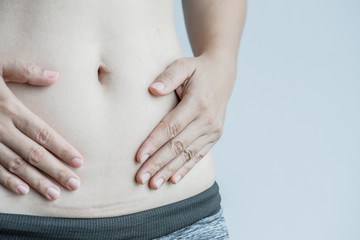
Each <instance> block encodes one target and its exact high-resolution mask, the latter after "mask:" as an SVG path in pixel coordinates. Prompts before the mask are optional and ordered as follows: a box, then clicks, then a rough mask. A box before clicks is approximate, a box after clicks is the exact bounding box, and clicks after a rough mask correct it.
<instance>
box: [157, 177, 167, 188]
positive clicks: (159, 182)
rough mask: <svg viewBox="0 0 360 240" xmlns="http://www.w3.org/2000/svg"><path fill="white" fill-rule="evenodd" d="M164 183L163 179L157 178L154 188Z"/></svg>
mask: <svg viewBox="0 0 360 240" xmlns="http://www.w3.org/2000/svg"><path fill="white" fill-rule="evenodd" d="M164 181H165V180H164V179H163V178H159V179H158V180H156V182H155V185H156V187H157V188H160V187H161V185H162V184H163V183H164Z"/></svg>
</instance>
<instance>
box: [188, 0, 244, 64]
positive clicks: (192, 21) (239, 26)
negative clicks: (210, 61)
mask: <svg viewBox="0 0 360 240" xmlns="http://www.w3.org/2000/svg"><path fill="white" fill-rule="evenodd" d="M182 4H183V8H184V17H185V23H186V28H187V31H188V35H189V39H190V43H191V47H192V49H193V52H194V55H195V56H200V55H209V56H211V57H215V58H218V59H220V60H221V61H224V60H226V62H229V63H231V64H234V65H236V60H237V55H238V48H239V42H240V38H241V33H242V30H243V27H244V22H245V15H246V0H221V1H219V0H183V1H182Z"/></svg>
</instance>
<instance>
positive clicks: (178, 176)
mask: <svg viewBox="0 0 360 240" xmlns="http://www.w3.org/2000/svg"><path fill="white" fill-rule="evenodd" d="M180 179H181V175H180V174H179V175H177V176H176V177H175V179H174V180H175V183H178V182H179V181H180Z"/></svg>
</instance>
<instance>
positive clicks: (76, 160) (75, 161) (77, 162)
mask: <svg viewBox="0 0 360 240" xmlns="http://www.w3.org/2000/svg"><path fill="white" fill-rule="evenodd" d="M83 162H84V161H83V160H81V159H80V158H74V159H73V160H71V164H72V165H74V166H75V167H80V166H81V165H82V164H83Z"/></svg>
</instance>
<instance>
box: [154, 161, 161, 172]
mask: <svg viewBox="0 0 360 240" xmlns="http://www.w3.org/2000/svg"><path fill="white" fill-rule="evenodd" d="M163 166H164V164H163V163H162V162H161V161H158V162H154V163H153V169H152V170H153V172H157V171H158V170H160V169H161V168H162V167H163Z"/></svg>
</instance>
